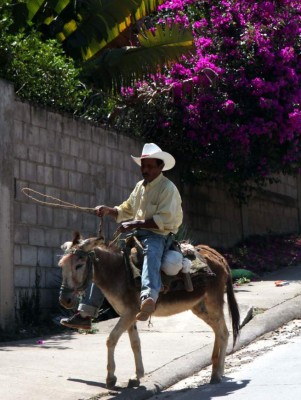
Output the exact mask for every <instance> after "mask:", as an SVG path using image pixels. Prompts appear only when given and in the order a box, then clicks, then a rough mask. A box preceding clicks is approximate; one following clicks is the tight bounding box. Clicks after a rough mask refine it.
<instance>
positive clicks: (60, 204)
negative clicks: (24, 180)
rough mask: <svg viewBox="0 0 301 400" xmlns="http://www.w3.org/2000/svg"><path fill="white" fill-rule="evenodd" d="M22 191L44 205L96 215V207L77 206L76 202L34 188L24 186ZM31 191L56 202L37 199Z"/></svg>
mask: <svg viewBox="0 0 301 400" xmlns="http://www.w3.org/2000/svg"><path fill="white" fill-rule="evenodd" d="M21 192H22V193H23V194H25V196H27V197H29V198H30V199H32V200H34V201H35V202H37V203H39V204H42V205H44V206H51V207H58V208H64V209H68V210H73V211H83V212H86V213H89V214H94V215H95V209H94V208H89V207H80V206H77V205H76V204H72V203H69V202H67V201H63V200H60V199H58V198H56V197H53V196H50V195H48V194H43V193H40V192H38V191H36V190H33V189H30V188H23V189H22V190H21ZM29 193H32V194H34V195H37V196H41V197H44V198H48V199H51V200H54V201H55V203H51V202H48V201H43V200H39V199H37V198H36V197H34V196H32V195H31V194H29Z"/></svg>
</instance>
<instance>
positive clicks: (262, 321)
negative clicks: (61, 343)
mask: <svg viewBox="0 0 301 400" xmlns="http://www.w3.org/2000/svg"><path fill="white" fill-rule="evenodd" d="M300 318H301V295H298V296H296V297H294V298H293V299H290V300H287V301H284V302H283V303H281V304H279V305H277V306H275V307H273V308H270V309H269V310H267V311H265V312H264V313H262V314H258V315H256V316H255V317H254V318H253V319H252V320H250V321H249V322H248V323H246V324H245V325H243V327H242V329H241V331H240V335H239V337H238V339H237V343H236V345H235V347H234V349H233V348H232V346H231V337H230V344H229V345H228V350H227V354H230V353H235V352H236V351H237V350H239V349H241V348H242V347H244V346H246V345H248V344H250V343H251V342H252V341H254V340H255V339H257V338H259V337H260V336H262V335H265V334H266V333H269V332H272V331H274V330H276V329H278V328H279V327H281V326H282V325H284V324H286V323H288V322H290V321H292V320H294V319H300ZM211 352H212V345H211V344H210V345H206V346H204V347H202V348H201V349H199V350H196V351H193V352H191V353H188V354H186V355H185V356H182V357H179V358H178V359H175V360H173V361H172V362H170V363H168V364H166V365H164V366H163V367H161V368H158V369H157V370H155V371H153V372H152V373H150V374H148V375H146V376H145V377H144V378H143V379H142V380H141V382H140V386H139V387H138V388H127V389H124V390H123V391H122V393H118V394H117V393H115V392H114V399H118V400H147V399H149V398H150V397H152V396H154V395H156V394H158V393H160V392H161V391H162V390H165V389H167V388H168V387H170V386H172V385H174V384H176V383H177V382H179V381H180V380H183V379H185V378H188V377H189V376H191V375H193V374H194V373H196V372H198V371H200V370H201V369H203V368H205V367H207V366H209V365H211ZM110 394H113V393H110ZM108 398H109V397H108Z"/></svg>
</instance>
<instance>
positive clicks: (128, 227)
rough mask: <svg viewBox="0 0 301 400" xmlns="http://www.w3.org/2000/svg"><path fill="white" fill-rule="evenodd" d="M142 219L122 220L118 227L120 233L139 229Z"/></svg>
mask: <svg viewBox="0 0 301 400" xmlns="http://www.w3.org/2000/svg"><path fill="white" fill-rule="evenodd" d="M141 222H142V221H127V222H122V223H121V225H120V226H119V228H118V232H120V233H125V232H129V231H132V230H133V229H137V228H138V227H139V225H141Z"/></svg>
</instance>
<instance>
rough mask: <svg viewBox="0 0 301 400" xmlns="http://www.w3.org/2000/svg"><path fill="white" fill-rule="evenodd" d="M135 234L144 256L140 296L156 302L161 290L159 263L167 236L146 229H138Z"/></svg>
mask: <svg viewBox="0 0 301 400" xmlns="http://www.w3.org/2000/svg"><path fill="white" fill-rule="evenodd" d="M135 234H136V235H137V238H138V239H139V240H140V242H141V244H142V246H143V254H144V260H143V267H142V275H141V294H140V296H141V297H143V296H150V297H151V298H152V299H153V300H154V301H157V299H158V297H159V292H160V289H161V272H160V268H161V261H162V256H163V253H164V250H165V245H166V242H167V239H168V236H164V235H159V234H157V233H154V232H151V231H149V230H147V229H139V230H137V232H135Z"/></svg>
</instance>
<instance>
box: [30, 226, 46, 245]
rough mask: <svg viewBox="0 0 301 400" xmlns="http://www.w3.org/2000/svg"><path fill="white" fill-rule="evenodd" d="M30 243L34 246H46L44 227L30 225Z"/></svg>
mask: <svg viewBox="0 0 301 400" xmlns="http://www.w3.org/2000/svg"><path fill="white" fill-rule="evenodd" d="M28 231H29V244H30V245H32V246H45V234H44V229H42V228H36V227H29V228H28Z"/></svg>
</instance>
